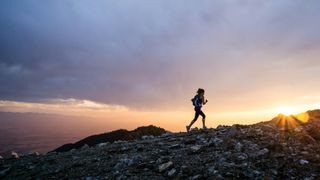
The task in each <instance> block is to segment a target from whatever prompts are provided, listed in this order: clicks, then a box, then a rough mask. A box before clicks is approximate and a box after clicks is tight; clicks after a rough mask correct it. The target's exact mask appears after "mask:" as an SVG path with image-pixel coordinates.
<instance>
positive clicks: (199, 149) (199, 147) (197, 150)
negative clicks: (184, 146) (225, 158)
mask: <svg viewBox="0 0 320 180" xmlns="http://www.w3.org/2000/svg"><path fill="white" fill-rule="evenodd" d="M201 148H202V146H200V145H194V146H191V147H190V149H191V151H192V152H194V153H196V152H200V151H201Z"/></svg>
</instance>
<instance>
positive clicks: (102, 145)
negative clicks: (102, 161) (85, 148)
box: [97, 142, 110, 148]
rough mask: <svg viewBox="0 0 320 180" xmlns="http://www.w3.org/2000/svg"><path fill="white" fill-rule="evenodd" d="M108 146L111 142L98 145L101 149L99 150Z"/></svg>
mask: <svg viewBox="0 0 320 180" xmlns="http://www.w3.org/2000/svg"><path fill="white" fill-rule="evenodd" d="M108 144H110V143H109V142H106V143H100V144H97V147H99V148H102V147H106V146H107V145H108Z"/></svg>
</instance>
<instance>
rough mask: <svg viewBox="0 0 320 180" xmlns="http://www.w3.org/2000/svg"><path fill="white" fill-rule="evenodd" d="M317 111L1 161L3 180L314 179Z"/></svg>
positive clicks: (318, 151)
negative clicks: (264, 120) (38, 179)
mask: <svg viewBox="0 0 320 180" xmlns="http://www.w3.org/2000/svg"><path fill="white" fill-rule="evenodd" d="M319 130H320V110H314V111H308V112H307V113H303V114H300V115H297V116H289V117H287V116H283V115H279V116H277V117H275V118H274V119H272V120H271V121H266V122H261V123H257V124H253V125H233V126H218V127H217V128H215V129H208V130H196V129H195V130H192V131H191V132H189V133H185V132H182V133H165V134H162V135H161V136H157V137H155V136H144V137H143V138H142V139H136V140H129V141H115V142H113V143H100V144H98V145H96V146H93V147H89V146H86V145H85V146H83V147H82V148H80V149H78V150H75V149H74V150H71V151H68V152H62V153H56V152H50V153H48V154H46V155H37V154H33V155H26V156H22V157H17V156H16V157H14V158H11V159H2V160H0V177H1V178H4V179H35V178H40V179H50V178H54V179H65V178H70V179H79V178H84V179H88V180H89V179H168V178H172V179H226V178H229V179H232V178H236V179H319V178H320V172H319V169H320V138H319V137H320V136H319V135H320V133H319V132H320V131H319Z"/></svg>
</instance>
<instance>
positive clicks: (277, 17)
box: [0, 0, 320, 143]
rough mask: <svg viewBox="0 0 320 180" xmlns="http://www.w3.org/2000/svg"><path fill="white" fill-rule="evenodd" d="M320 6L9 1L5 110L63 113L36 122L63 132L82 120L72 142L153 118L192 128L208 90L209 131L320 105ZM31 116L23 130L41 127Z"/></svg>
mask: <svg viewBox="0 0 320 180" xmlns="http://www.w3.org/2000/svg"><path fill="white" fill-rule="evenodd" d="M319 8H320V2H319V1H308V2H305V1H299V0H297V1H291V0H284V1H281V2H280V1H276V0H272V1H263V2H260V1H259V2H256V1H210V0H201V1H183V0H177V1H174V2H172V1H151V2H150V1H146V0H138V1H135V2H132V1H130V0H124V1H120V2H119V1H116V0H111V1H95V2H92V1H88V0H84V1H77V0H68V1H41V2H39V1H36V0H28V1H24V2H20V1H19V2H18V1H14V0H4V1H2V2H1V6H0V27H1V32H0V38H1V41H0V51H1V53H0V84H1V87H0V112H9V113H15V112H19V113H22V114H23V113H39V114H48V115H52V116H44V117H45V118H47V119H44V121H43V122H41V121H40V120H37V123H35V124H34V126H32V128H34V127H37V128H38V129H41V127H40V126H39V124H41V125H42V126H43V127H46V128H49V127H48V125H49V124H51V123H57V122H60V123H61V124H60V126H61V129H63V131H59V132H56V133H62V134H63V133H66V134H68V133H67V131H69V130H70V127H68V128H67V127H66V129H64V126H67V124H68V122H69V121H70V123H69V124H68V126H73V127H72V128H74V129H75V130H78V131H79V134H77V135H74V134H73V135H72V136H71V135H68V137H67V135H66V139H68V140H70V138H74V136H77V137H79V136H84V134H85V133H94V132H96V133H99V131H102V130H115V129H120V128H124V129H134V128H135V127H139V126H143V125H149V124H153V125H156V126H160V127H163V128H165V129H167V130H170V131H173V132H178V131H185V130H186V125H188V123H189V122H190V121H191V120H192V119H193V116H194V110H193V108H194V107H193V105H192V103H191V98H193V96H194V95H195V94H196V91H197V89H198V88H204V89H205V98H206V99H208V100H209V102H208V104H206V105H204V106H203V111H204V113H205V114H206V115H207V119H206V123H207V126H208V127H216V126H217V125H219V124H225V125H232V124H253V123H257V122H260V121H267V120H270V119H272V118H273V117H275V116H277V115H278V114H280V113H282V114H285V115H289V114H297V113H301V112H305V111H308V110H312V109H320V93H319V88H320V84H319V83H317V82H318V81H319V80H318V77H319V76H320V61H319V57H320V51H319V50H320V38H319V35H318V32H319V29H320V24H319V23H317V22H318V18H317V17H319V16H320V11H319ZM56 115H58V116H56ZM60 115H63V116H68V117H69V119H68V118H67V119H64V120H65V121H64V122H63V121H62V122H61V120H59V118H56V117H59V116H60ZM78 117H80V118H78ZM3 118H4V117H3ZM3 118H1V117H0V120H1V122H2V121H3V122H6V123H9V122H8V121H6V120H5V119H3ZM19 118H21V119H23V117H19ZM25 118H26V119H25V120H24V121H22V122H19V123H20V124H14V125H15V126H16V127H19V128H23V126H24V125H25V126H26V127H29V125H28V123H30V122H29V120H28V119H27V116H25ZM76 118H78V120H76ZM46 120H49V121H46ZM27 122H28V123H27ZM44 122H45V123H46V124H45V123H44ZM71 122H72V123H71ZM195 125H196V126H198V127H199V126H200V125H201V119H200V118H199V120H198V121H197V122H196V124H195ZM7 126H9V124H7ZM4 127H6V126H4ZM10 127H11V128H13V127H14V126H11V125H10ZM30 128H31V125H30ZM32 128H31V129H32ZM57 128H58V129H59V126H57ZM86 128H87V129H86ZM13 129H15V128H13ZM4 130H6V132H7V131H9V130H10V129H9V128H8V129H4ZM15 130H16V129H15ZM17 131H19V129H17ZM37 132H38V131H37ZM39 132H40V131H39ZM28 133H29V134H28V135H29V136H31V135H32V134H31V133H32V131H30V132H28ZM42 133H43V132H42ZM44 133H45V132H44ZM66 139H65V140H64V141H66ZM0 143H1V142H0Z"/></svg>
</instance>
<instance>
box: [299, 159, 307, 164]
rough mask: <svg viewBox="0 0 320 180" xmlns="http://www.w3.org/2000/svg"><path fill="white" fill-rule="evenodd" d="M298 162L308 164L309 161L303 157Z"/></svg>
mask: <svg viewBox="0 0 320 180" xmlns="http://www.w3.org/2000/svg"><path fill="white" fill-rule="evenodd" d="M299 164H301V165H306V164H309V161H307V160H304V159H300V161H299Z"/></svg>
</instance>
